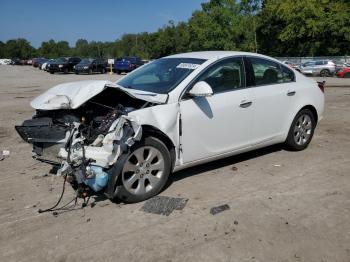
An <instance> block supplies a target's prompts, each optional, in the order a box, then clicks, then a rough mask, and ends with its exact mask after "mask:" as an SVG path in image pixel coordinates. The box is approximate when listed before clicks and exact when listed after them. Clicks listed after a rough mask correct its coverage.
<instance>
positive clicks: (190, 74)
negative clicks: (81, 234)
mask: <svg viewBox="0 0 350 262" xmlns="http://www.w3.org/2000/svg"><path fill="white" fill-rule="evenodd" d="M323 88H324V87H323V84H322V83H317V82H315V81H313V80H311V79H309V78H306V77H304V76H303V75H302V74H300V73H298V72H296V71H295V70H293V69H291V68H289V67H287V66H286V65H284V64H282V63H280V62H279V61H278V60H276V59H273V58H271V57H267V56H263V55H259V54H254V53H244V52H226V51H211V52H210V51H209V52H193V53H185V54H178V55H172V56H168V57H164V58H161V59H158V60H155V61H153V62H151V63H148V64H146V65H144V66H142V67H140V68H138V69H137V70H135V71H133V72H132V73H130V74H128V75H127V76H125V77H123V78H122V79H120V80H119V81H118V82H117V83H112V82H108V81H80V82H73V83H67V84H62V85H58V86H56V87H53V88H52V89H49V90H48V91H47V92H45V93H44V94H42V95H40V96H39V97H37V98H36V99H34V100H33V101H32V103H31V105H32V107H34V108H35V109H36V110H37V111H36V115H35V116H34V118H33V119H30V120H26V121H24V123H23V124H22V125H21V126H16V129H17V131H18V133H19V134H20V135H21V137H22V138H23V139H24V140H25V141H27V142H29V143H31V144H33V146H34V152H35V153H36V157H37V158H38V159H39V160H42V161H47V162H50V163H53V164H55V163H60V164H61V169H60V171H59V173H60V174H64V175H65V176H66V177H67V180H68V181H69V182H70V183H71V184H72V185H74V188H78V189H79V190H78V191H79V192H82V191H84V190H93V191H101V192H104V193H105V194H106V195H107V196H108V197H110V198H118V199H120V200H122V201H125V202H128V203H132V202H138V201H142V200H145V199H147V198H150V197H152V196H154V195H156V194H158V193H159V192H160V191H161V190H162V188H163V187H164V185H165V184H166V182H167V179H168V177H169V175H170V174H171V173H172V172H175V171H177V170H180V169H183V168H186V167H190V166H194V165H198V164H201V163H205V162H208V161H213V160H215V159H219V158H224V157H227V156H231V155H234V154H239V153H242V152H247V151H250V150H254V149H257V148H261V147H266V146H269V145H272V144H277V143H284V144H285V146H286V147H287V148H289V149H291V150H303V149H305V148H306V147H307V146H308V145H309V143H310V141H311V139H312V136H313V134H314V130H315V128H316V125H317V123H318V121H319V120H320V119H321V118H322V115H323V110H324V89H323Z"/></svg>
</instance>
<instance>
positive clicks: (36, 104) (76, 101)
mask: <svg viewBox="0 0 350 262" xmlns="http://www.w3.org/2000/svg"><path fill="white" fill-rule="evenodd" d="M107 87H112V88H118V89H120V90H122V91H123V92H125V93H127V94H128V95H130V96H131V97H134V98H137V99H141V100H144V101H147V102H152V103H157V104H163V103H165V102H166V101H167V99H168V95H165V94H155V93H149V92H145V91H140V90H135V89H129V88H123V87H121V86H119V85H117V84H115V83H113V82H111V81H106V80H87V81H78V82H70V83H64V84H59V85H57V86H54V87H52V88H50V89H49V90H47V91H46V92H44V93H43V94H41V95H40V96H38V97H36V98H35V99H34V100H33V101H32V102H31V103H30V105H31V106H32V107H33V108H34V109H40V110H55V109H76V108H78V107H80V106H81V105H82V104H84V103H85V102H86V101H88V100H90V99H91V98H92V97H94V96H96V95H97V94H99V93H101V92H102V91H103V90H104V89H105V88H107Z"/></svg>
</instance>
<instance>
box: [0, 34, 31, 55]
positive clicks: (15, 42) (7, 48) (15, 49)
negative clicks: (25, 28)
mask: <svg viewBox="0 0 350 262" xmlns="http://www.w3.org/2000/svg"><path fill="white" fill-rule="evenodd" d="M0 48H1V51H0V53H2V57H6V58H8V57H10V58H30V57H33V56H34V55H35V54H36V51H35V49H34V48H33V47H32V46H31V45H30V43H29V42H28V41H27V40H25V39H23V38H18V39H12V40H9V41H7V42H6V44H3V45H0Z"/></svg>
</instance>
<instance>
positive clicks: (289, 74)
mask: <svg viewBox="0 0 350 262" xmlns="http://www.w3.org/2000/svg"><path fill="white" fill-rule="evenodd" d="M282 77H283V82H284V83H289V82H294V81H295V75H294V72H293V71H292V70H290V69H289V68H288V67H286V66H282Z"/></svg>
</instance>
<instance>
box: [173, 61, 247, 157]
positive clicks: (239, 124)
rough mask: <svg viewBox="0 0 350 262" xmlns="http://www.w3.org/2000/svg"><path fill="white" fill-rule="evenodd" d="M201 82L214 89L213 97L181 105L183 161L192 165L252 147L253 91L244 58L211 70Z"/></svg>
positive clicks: (200, 78) (186, 101) (214, 66)
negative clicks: (248, 86) (245, 70)
mask: <svg viewBox="0 0 350 262" xmlns="http://www.w3.org/2000/svg"><path fill="white" fill-rule="evenodd" d="M198 81H205V82H207V83H208V84H209V85H210V86H211V87H212V89H213V93H214V94H213V95H212V96H210V97H194V98H191V97H187V96H186V95H185V97H184V98H183V99H182V101H181V102H180V113H181V119H182V137H181V139H182V160H183V163H188V162H192V161H196V160H201V159H205V158H209V157H213V156H217V155H220V154H224V153H228V152H232V151H234V150H236V149H241V148H245V147H249V146H250V139H251V131H252V118H253V111H252V108H253V107H252V106H251V105H252V104H251V102H252V100H251V90H250V89H246V88H245V75H244V64H243V60H242V58H228V59H225V60H222V61H220V62H218V63H216V64H215V65H213V66H212V67H210V68H209V69H208V70H207V71H206V72H204V74H202V75H201V76H200V77H199V78H198V80H197V81H196V82H198Z"/></svg>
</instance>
